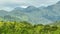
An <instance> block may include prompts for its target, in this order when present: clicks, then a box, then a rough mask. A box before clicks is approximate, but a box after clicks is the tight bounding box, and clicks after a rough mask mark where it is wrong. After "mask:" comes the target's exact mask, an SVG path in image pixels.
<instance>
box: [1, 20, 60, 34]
mask: <svg viewBox="0 0 60 34" xmlns="http://www.w3.org/2000/svg"><path fill="white" fill-rule="evenodd" d="M0 34H60V27H58V26H51V25H43V24H37V25H32V24H30V23H28V22H25V21H23V22H3V21H1V22H0Z"/></svg>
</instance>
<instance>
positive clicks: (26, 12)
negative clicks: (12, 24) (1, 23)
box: [0, 1, 60, 24]
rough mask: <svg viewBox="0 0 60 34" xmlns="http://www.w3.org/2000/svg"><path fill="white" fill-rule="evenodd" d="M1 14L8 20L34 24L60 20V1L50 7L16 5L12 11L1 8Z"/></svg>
mask: <svg viewBox="0 0 60 34" xmlns="http://www.w3.org/2000/svg"><path fill="white" fill-rule="evenodd" d="M0 16H3V19H6V20H10V21H11V20H17V21H28V22H31V23H33V24H39V23H40V24H49V23H52V22H55V21H58V20H60V1H59V2H58V3H56V4H54V5H50V6H48V7H38V8H37V7H35V6H28V7H27V8H21V7H16V8H14V9H13V10H12V11H10V12H6V11H4V10H0Z"/></svg>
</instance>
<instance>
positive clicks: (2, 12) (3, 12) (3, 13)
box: [0, 10, 8, 16]
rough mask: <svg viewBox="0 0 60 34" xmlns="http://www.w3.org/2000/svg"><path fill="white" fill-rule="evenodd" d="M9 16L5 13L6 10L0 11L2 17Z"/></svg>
mask: <svg viewBox="0 0 60 34" xmlns="http://www.w3.org/2000/svg"><path fill="white" fill-rule="evenodd" d="M7 14H8V12H7V11H5V10H0V16H4V15H7Z"/></svg>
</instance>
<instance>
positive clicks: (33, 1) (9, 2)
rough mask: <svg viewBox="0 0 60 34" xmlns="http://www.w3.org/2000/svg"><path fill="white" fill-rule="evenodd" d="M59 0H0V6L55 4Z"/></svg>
mask: <svg viewBox="0 0 60 34" xmlns="http://www.w3.org/2000/svg"><path fill="white" fill-rule="evenodd" d="M58 1H59V0H0V8H2V7H9V8H14V7H17V6H30V5H33V6H37V7H39V6H48V5H51V4H55V3H56V2H58Z"/></svg>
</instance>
